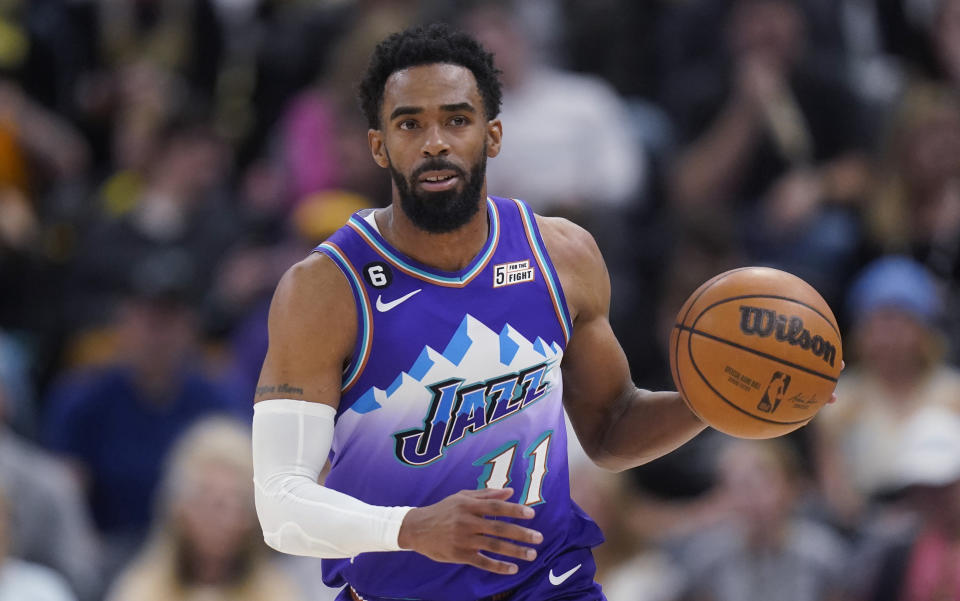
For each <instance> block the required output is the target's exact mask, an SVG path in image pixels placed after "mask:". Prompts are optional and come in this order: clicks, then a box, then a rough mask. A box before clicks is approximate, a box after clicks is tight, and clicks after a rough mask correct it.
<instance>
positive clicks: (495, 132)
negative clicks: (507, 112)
mask: <svg viewBox="0 0 960 601" xmlns="http://www.w3.org/2000/svg"><path fill="white" fill-rule="evenodd" d="M502 140H503V124H502V123H500V120H499V119H491V120H490V121H487V157H489V158H491V159H492V158H493V157H495V156H497V155H498V154H500V142H501V141H502Z"/></svg>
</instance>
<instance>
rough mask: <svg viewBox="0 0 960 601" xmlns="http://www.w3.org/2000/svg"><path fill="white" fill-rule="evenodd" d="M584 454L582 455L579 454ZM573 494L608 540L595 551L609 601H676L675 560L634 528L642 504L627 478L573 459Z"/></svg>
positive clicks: (677, 571) (677, 575) (677, 572)
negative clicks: (637, 509) (636, 509)
mask: <svg viewBox="0 0 960 601" xmlns="http://www.w3.org/2000/svg"><path fill="white" fill-rule="evenodd" d="M581 452H582V451H581ZM570 467H571V472H570V475H571V480H570V494H571V496H572V497H573V500H574V501H575V502H576V503H577V505H579V506H580V507H581V508H582V509H583V510H584V511H586V512H587V515H589V516H590V517H591V518H592V519H593V520H594V521H595V522H596V523H597V525H598V526H600V529H601V530H603V533H604V538H605V539H606V540H605V541H604V543H603V544H602V545H600V546H599V547H597V548H596V549H595V550H594V557H595V559H596V562H597V581H598V582H599V583H600V584H601V585H602V586H603V593H604V595H605V596H606V598H607V599H608V600H609V601H674V600H676V599H678V595H679V593H680V591H681V584H682V578H683V576H682V574H681V572H680V569H679V567H678V566H677V565H676V564H675V563H674V561H673V559H672V558H671V557H670V556H669V555H668V554H667V553H666V552H664V551H662V550H661V549H659V548H657V547H656V546H654V545H653V544H650V542H649V541H648V539H646V538H645V537H644V536H643V535H642V534H640V533H639V532H637V531H636V529H635V528H634V527H633V524H632V521H633V519H632V518H633V513H634V511H633V510H634V507H635V504H636V503H637V502H638V499H637V498H636V495H635V493H634V492H633V490H632V485H631V482H630V478H629V477H628V476H627V475H626V474H616V473H610V472H606V471H603V470H600V469H598V468H597V467H596V466H594V465H593V464H592V463H590V462H589V460H587V459H586V457H585V456H584V457H583V459H582V460H576V461H571V466H570Z"/></svg>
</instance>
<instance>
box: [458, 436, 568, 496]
mask: <svg viewBox="0 0 960 601" xmlns="http://www.w3.org/2000/svg"><path fill="white" fill-rule="evenodd" d="M552 436H553V430H547V431H546V432H544V433H543V434H541V435H540V436H539V437H537V439H536V440H534V441H533V443H531V444H530V446H529V447H527V450H526V451H524V452H523V458H524V459H526V461H527V477H526V481H525V482H524V485H523V491H522V492H521V493H520V499H521V500H520V502H521V503H523V504H524V505H539V504H540V503H543V502H544V501H546V499H544V498H543V479H544V477H545V476H546V475H547V453H549V452H550V438H551V437H552ZM518 443H519V441H516V440H514V441H512V442H509V443H507V444H505V445H503V446H502V447H500V448H498V449H496V450H495V451H493V452H491V453H488V454H486V455H484V456H483V457H481V458H480V459H477V460H476V461H474V462H473V465H476V466H483V472H482V473H481V474H480V477H479V478H477V489H478V490H481V489H484V488H505V487H506V486H507V485H508V484H510V470H511V469H513V461H514V457H515V455H516V453H517V444H518Z"/></svg>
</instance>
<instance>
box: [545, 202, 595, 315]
mask: <svg viewBox="0 0 960 601" xmlns="http://www.w3.org/2000/svg"><path fill="white" fill-rule="evenodd" d="M537 227H538V228H539V229H540V235H541V237H542V238H543V242H544V244H545V245H546V247H547V253H548V254H549V255H550V261H551V262H552V263H553V266H554V268H555V269H556V270H557V275H558V276H559V277H560V286H561V287H562V288H563V292H564V296H566V299H567V304H568V308H569V309H570V314H571V317H573V319H574V320H576V319H577V317H578V316H579V315H581V313H584V312H585V313H586V314H590V315H594V314H600V313H602V312H603V311H605V307H606V306H607V303H608V302H609V298H610V278H609V276H608V274H607V268H606V264H605V263H604V261H603V256H602V255H601V254H600V248H599V247H598V246H597V241H596V240H594V238H593V235H592V234H590V232H588V231H587V230H585V229H584V228H582V227H580V226H579V225H577V224H576V223H573V222H572V221H570V220H568V219H564V218H562V217H543V216H540V215H537Z"/></svg>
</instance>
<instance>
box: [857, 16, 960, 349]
mask: <svg viewBox="0 0 960 601" xmlns="http://www.w3.org/2000/svg"><path fill="white" fill-rule="evenodd" d="M955 4H957V5H958V6H960V2H955ZM882 161H883V162H882V169H881V171H880V176H879V177H878V186H877V192H876V194H875V196H874V198H873V200H872V202H871V203H870V204H869V205H867V207H866V218H867V224H868V226H869V228H870V234H871V239H872V243H873V245H874V246H875V247H876V248H877V249H878V250H880V251H881V252H886V253H890V252H899V253H905V254H908V255H910V256H912V257H913V258H914V259H916V260H917V261H919V262H920V263H923V264H924V265H926V267H927V268H928V269H930V270H931V271H932V272H933V275H934V276H936V277H937V278H938V280H939V285H940V286H941V287H942V288H943V289H944V291H945V292H946V298H945V299H944V300H945V302H946V304H947V305H946V311H944V317H946V318H947V323H946V326H947V331H948V334H949V335H950V337H951V339H952V340H953V341H954V343H960V313H958V311H960V86H958V87H957V88H956V89H953V90H951V89H949V88H946V87H943V86H940V85H931V84H922V83H917V84H915V85H913V86H911V87H910V88H909V89H908V90H907V91H906V94H905V95H904V97H903V99H902V100H901V102H900V105H899V107H898V108H897V110H896V112H895V113H894V115H893V118H892V121H891V124H890V127H889V133H888V137H887V140H886V143H885V145H884V150H883V157H882ZM951 350H954V351H956V350H957V349H951Z"/></svg>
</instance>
